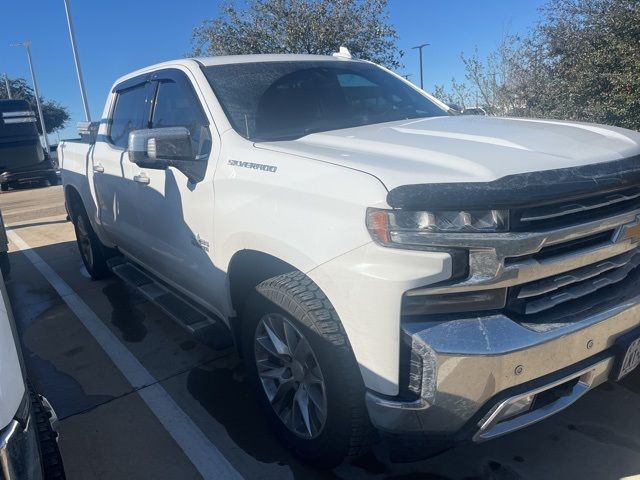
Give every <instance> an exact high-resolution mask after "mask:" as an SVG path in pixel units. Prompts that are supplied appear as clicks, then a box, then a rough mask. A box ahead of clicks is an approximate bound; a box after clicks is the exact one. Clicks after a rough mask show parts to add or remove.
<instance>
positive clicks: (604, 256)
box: [60, 53, 640, 466]
mask: <svg viewBox="0 0 640 480" xmlns="http://www.w3.org/2000/svg"><path fill="white" fill-rule="evenodd" d="M83 138H84V140H82V141H65V142H63V144H62V145H61V147H60V152H61V153H60V157H61V166H62V169H63V182H64V191H65V195H66V203H67V208H68V211H69V214H70V217H71V219H72V220H73V222H74V224H75V227H76V233H77V236H78V244H79V247H80V251H81V254H82V258H83V260H84V262H85V265H86V268H87V270H88V271H89V272H90V274H91V275H92V276H93V277H94V278H100V277H103V276H105V275H108V274H109V273H110V272H113V273H115V274H117V275H118V276H120V277H122V278H124V279H125V280H127V281H128V282H129V283H130V284H131V285H133V286H135V287H136V288H137V289H138V290H139V292H140V293H141V294H143V295H145V296H146V297H147V298H149V299H150V300H152V301H154V302H156V303H157V304H158V305H159V306H160V307H161V308H163V309H164V310H165V311H167V312H168V313H169V314H171V315H172V316H173V317H174V318H175V319H176V320H177V321H178V322H180V323H181V324H183V325H184V326H185V328H187V329H189V330H190V331H192V332H193V333H194V334H195V335H196V336H198V337H199V338H201V339H203V340H205V341H208V342H210V343H212V344H214V345H216V346H217V347H220V348H222V347H225V346H228V345H229V344H230V343H235V345H237V346H238V347H239V350H240V351H241V354H242V355H243V357H244V359H245V362H246V364H247V368H248V370H249V374H250V378H251V379H252V381H253V382H254V383H255V386H256V389H257V390H256V391H257V395H258V396H259V397H260V402H261V403H262V404H263V406H264V411H265V414H266V415H267V416H268V417H269V419H270V420H271V421H272V423H273V425H274V428H275V431H276V432H277V434H278V435H279V437H280V438H281V439H282V441H283V442H284V443H285V444H286V445H288V446H289V447H290V448H291V449H292V450H293V451H294V452H295V453H296V454H298V455H299V456H301V457H302V458H304V459H305V460H307V461H309V462H312V463H314V464H317V465H325V466H326V465H335V464H337V463H338V462H340V461H341V460H342V459H343V458H344V457H346V456H348V455H354V454H356V453H358V452H362V451H363V450H364V449H366V448H367V447H368V446H369V444H370V442H371V441H372V439H375V438H376V435H372V432H376V431H378V432H380V434H381V435H380V437H381V438H383V439H385V440H388V439H391V440H392V441H389V442H387V443H388V444H389V446H390V448H391V450H392V453H393V455H395V458H397V459H403V458H402V457H403V455H406V456H411V455H409V452H413V453H414V454H416V452H417V454H426V453H427V452H429V451H432V450H433V446H434V445H438V446H440V445H442V446H444V445H450V444H452V443H454V442H459V441H465V440H473V441H476V442H480V441H485V440H488V439H491V438H494V437H497V436H500V435H503V434H505V433H508V432H511V431H514V430H517V429H519V428H522V427H525V426H527V425H530V424H532V423H534V422H537V421H539V420H542V419H544V418H546V417H548V416H549V415H552V414H553V413H556V412H558V411H560V410H561V409H563V408H565V407H567V406H568V405H570V404H571V403H573V402H574V401H575V400H576V399H578V398H579V397H580V396H581V395H583V394H584V393H585V392H587V391H588V390H590V389H591V388H593V387H595V386H597V385H599V384H601V383H602V382H605V381H606V380H608V379H612V380H617V379H619V378H621V377H623V376H624V375H626V374H627V373H628V372H629V371H631V370H632V369H633V368H634V367H636V366H637V364H638V362H640V341H639V340H638V338H640V330H639V328H640V304H639V302H640V290H639V288H638V286H639V278H640V269H639V268H637V267H638V265H639V264H640V251H639V250H638V244H639V241H640V217H639V215H640V134H639V133H637V132H632V131H628V130H623V129H620V128H613V127H606V126H598V125H590V124H582V123H569V122H561V121H545V120H533V119H531V120H525V119H507V118H493V117H483V116H455V115H452V114H451V112H450V111H449V110H448V107H446V106H445V105H444V104H443V103H441V102H440V101H438V100H437V99H435V98H433V97H431V96H430V95H428V94H426V93H425V92H423V91H421V90H419V89H417V88H416V87H414V86H413V85H412V84H411V83H409V82H407V81H405V80H403V79H402V78H400V77H399V76H398V75H395V74H394V73H392V72H390V71H388V70H386V69H384V68H382V67H379V66H377V65H374V64H372V63H369V62H365V61H357V60H352V59H350V58H349V56H348V55H345V54H344V53H343V54H340V55H338V56H333V57H329V56H327V57H325V56H297V55H265V56H263V55H256V56H253V55H252V56H237V57H217V58H199V59H184V60H176V61H171V62H167V63H163V64H159V65H154V66H151V67H148V68H144V69H142V70H138V71H136V72H133V73H131V74H129V75H126V76H124V77H122V78H120V79H118V80H117V81H116V82H115V84H114V86H113V88H112V90H111V91H110V92H109V96H108V98H107V102H106V106H105V109H104V113H103V115H102V120H101V121H100V122H99V124H92V125H84V130H83ZM372 426H373V427H376V428H371V427H372Z"/></svg>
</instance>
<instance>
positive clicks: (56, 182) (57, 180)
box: [49, 175, 60, 187]
mask: <svg viewBox="0 0 640 480" xmlns="http://www.w3.org/2000/svg"><path fill="white" fill-rule="evenodd" d="M49 185H50V186H52V187H55V186H56V185H60V177H58V176H57V175H52V176H50V177H49Z"/></svg>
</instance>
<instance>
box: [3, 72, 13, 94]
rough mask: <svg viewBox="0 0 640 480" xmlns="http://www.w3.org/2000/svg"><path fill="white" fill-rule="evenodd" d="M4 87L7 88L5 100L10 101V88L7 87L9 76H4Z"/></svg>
mask: <svg viewBox="0 0 640 480" xmlns="http://www.w3.org/2000/svg"><path fill="white" fill-rule="evenodd" d="M4 86H5V87H6V88H7V98H8V99H9V100H11V86H10V85H9V76H8V75H7V74H6V73H5V74H4Z"/></svg>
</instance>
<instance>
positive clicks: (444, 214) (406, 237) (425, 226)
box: [367, 208, 509, 245]
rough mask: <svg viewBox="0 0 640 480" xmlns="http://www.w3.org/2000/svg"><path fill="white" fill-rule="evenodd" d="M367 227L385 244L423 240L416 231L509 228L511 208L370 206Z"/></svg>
mask: <svg viewBox="0 0 640 480" xmlns="http://www.w3.org/2000/svg"><path fill="white" fill-rule="evenodd" d="M367 228H368V229H369V233H371V236H372V237H373V239H374V240H376V241H377V242H379V243H381V244H383V245H390V244H394V243H398V244H421V243H424V242H420V241H417V238H418V237H416V234H418V236H419V235H421V234H428V233H495V232H506V231H507V230H508V229H509V212H508V211H507V210H464V211H462V210H455V211H434V212H426V211H422V212H412V211H404V210H381V209H377V208H369V209H367Z"/></svg>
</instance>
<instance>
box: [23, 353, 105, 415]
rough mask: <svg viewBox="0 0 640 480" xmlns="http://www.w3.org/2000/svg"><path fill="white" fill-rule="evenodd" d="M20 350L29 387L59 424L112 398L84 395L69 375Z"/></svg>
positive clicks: (79, 386)
mask: <svg viewBox="0 0 640 480" xmlns="http://www.w3.org/2000/svg"><path fill="white" fill-rule="evenodd" d="M22 350H23V353H24V357H25V363H26V367H27V371H28V372H29V379H30V381H31V383H32V384H33V385H34V387H35V390H36V391H37V392H39V393H41V394H42V395H44V396H45V397H47V399H48V400H49V402H51V405H53V408H54V409H55V411H56V413H57V415H58V418H59V419H60V420H63V419H65V418H67V417H70V416H72V415H76V414H78V413H82V412H86V411H87V410H91V409H93V408H95V407H96V406H98V405H101V404H103V403H106V402H109V401H111V400H113V399H115V398H116V397H113V396H111V395H87V394H86V393H85V392H84V390H83V388H82V386H81V385H80V383H78V382H77V381H76V379H75V378H73V377H72V376H71V375H69V374H67V373H64V372H61V371H60V370H58V369H57V368H56V367H55V365H54V364H53V363H51V362H49V361H48V360H45V359H44V358H41V357H39V356H38V355H36V354H35V353H33V352H32V351H30V350H29V349H28V348H26V347H24V345H23V347H22Z"/></svg>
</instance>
